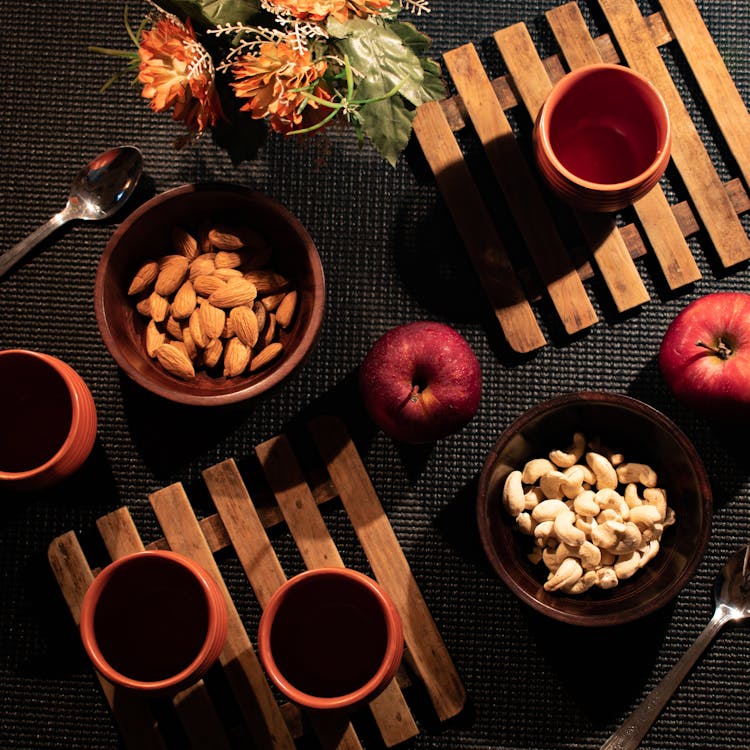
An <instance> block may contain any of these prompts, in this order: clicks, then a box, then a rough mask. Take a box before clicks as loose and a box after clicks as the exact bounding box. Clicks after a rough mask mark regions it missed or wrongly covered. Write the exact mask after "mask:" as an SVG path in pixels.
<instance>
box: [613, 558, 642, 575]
mask: <svg viewBox="0 0 750 750" xmlns="http://www.w3.org/2000/svg"><path fill="white" fill-rule="evenodd" d="M640 561H641V554H640V552H638V550H633V551H632V552H630V553H629V554H627V555H623V556H622V557H619V558H618V559H617V562H616V563H615V564H614V565H613V566H612V567H613V568H614V569H615V574H616V575H617V577H618V578H619V579H620V580H621V581H624V580H625V579H626V578H630V576H632V575H633V573H635V571H636V570H638V563H640Z"/></svg>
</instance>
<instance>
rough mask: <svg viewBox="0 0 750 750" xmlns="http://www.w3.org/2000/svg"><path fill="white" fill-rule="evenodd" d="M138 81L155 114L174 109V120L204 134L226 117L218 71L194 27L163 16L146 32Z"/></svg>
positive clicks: (140, 51) (188, 21)
mask: <svg viewBox="0 0 750 750" xmlns="http://www.w3.org/2000/svg"><path fill="white" fill-rule="evenodd" d="M138 55H139V57H140V59H141V64H140V68H139V73H138V80H139V81H140V82H141V83H142V84H143V96H144V97H145V98H146V99H150V100H151V109H152V110H153V111H154V112H165V111H167V110H169V109H172V108H174V112H173V113H172V119H173V120H178V121H182V122H184V123H185V126H186V127H187V128H188V130H191V131H195V132H198V133H202V132H203V131H204V130H205V129H206V128H208V127H210V126H212V125H215V124H216V122H217V120H218V119H219V118H220V117H222V116H223V114H222V111H221V104H220V102H219V95H218V93H217V91H216V83H215V80H214V68H213V63H212V62H211V59H210V57H209V56H208V53H207V52H206V50H205V49H204V48H203V46H202V45H201V44H200V42H198V40H197V39H196V37H195V33H194V32H193V27H192V26H191V24H190V19H187V20H186V21H185V24H184V25H183V24H182V23H180V22H179V21H178V20H177V19H176V18H174V17H172V16H162V17H161V18H160V19H159V21H158V22H157V23H156V25H155V26H154V27H153V29H151V30H150V31H148V30H147V31H144V32H143V34H142V37H141V44H140V47H139V48H138Z"/></svg>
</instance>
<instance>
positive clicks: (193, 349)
mask: <svg viewBox="0 0 750 750" xmlns="http://www.w3.org/2000/svg"><path fill="white" fill-rule="evenodd" d="M182 343H183V344H184V345H185V351H186V353H187V355H188V357H190V359H191V360H192V359H195V358H196V357H197V356H198V347H197V346H196V345H195V341H193V336H192V334H191V333H190V327H189V326H185V330H183V332H182Z"/></svg>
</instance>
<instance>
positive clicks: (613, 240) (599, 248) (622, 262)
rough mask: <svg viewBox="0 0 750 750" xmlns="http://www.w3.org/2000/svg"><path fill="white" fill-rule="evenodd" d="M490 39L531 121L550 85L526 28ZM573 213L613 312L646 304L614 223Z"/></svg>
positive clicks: (513, 28) (604, 216) (517, 26)
mask: <svg viewBox="0 0 750 750" xmlns="http://www.w3.org/2000/svg"><path fill="white" fill-rule="evenodd" d="M494 38H495V43H496V44H497V47H498V49H499V50H500V54H501V55H502V57H503V60H504V62H505V65H506V67H507V68H508V71H509V73H510V75H511V76H512V77H513V84H514V86H515V88H516V90H517V91H518V93H519V94H520V96H521V99H522V100H523V102H524V104H525V106H526V109H527V110H528V112H529V115H530V117H531V119H532V120H535V119H536V117H537V115H538V113H539V110H540V109H541V106H542V104H543V103H544V100H545V99H546V98H547V95H548V94H549V92H550V90H551V89H552V82H551V81H550V79H549V76H548V75H547V72H546V70H545V69H544V65H543V64H542V61H541V59H540V58H539V55H538V53H537V51H536V48H535V47H534V42H533V41H532V39H531V35H530V34H529V31H528V29H527V28H526V24H523V23H517V24H515V25H513V26H509V27H508V28H506V29H502V30H501V31H497V32H495V34H494ZM573 213H574V216H575V218H576V221H577V222H578V225H579V226H580V228H581V231H582V233H583V236H584V239H585V240H586V243H587V244H588V246H589V249H590V251H591V253H592V257H593V259H594V261H595V262H596V265H597V266H598V268H599V271H600V273H601V275H602V277H603V278H604V281H605V283H606V284H607V288H608V289H609V293H610V294H611V295H612V299H613V301H614V303H615V306H616V307H617V309H618V310H619V311H620V312H622V311H625V310H630V309H632V308H634V307H638V306H639V305H642V304H643V303H644V302H647V301H648V299H649V295H648V292H647V291H646V287H645V286H644V284H643V281H642V280H641V277H640V275H639V274H638V269H637V268H636V267H635V263H633V259H632V258H631V257H630V253H628V250H627V247H626V246H625V242H624V241H623V239H622V236H621V235H620V232H619V231H618V229H617V227H616V225H615V221H614V219H613V218H612V217H611V216H610V215H608V214H602V215H598V216H597V215H594V214H589V213H583V212H581V211H574V212H573Z"/></svg>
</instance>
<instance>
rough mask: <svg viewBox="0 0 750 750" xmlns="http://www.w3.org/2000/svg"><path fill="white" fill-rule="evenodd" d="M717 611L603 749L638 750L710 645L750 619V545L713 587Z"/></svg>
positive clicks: (737, 555)
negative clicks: (730, 626)
mask: <svg viewBox="0 0 750 750" xmlns="http://www.w3.org/2000/svg"><path fill="white" fill-rule="evenodd" d="M714 599H715V600H716V610H715V611H714V615H713V617H712V618H711V620H710V622H709V623H708V625H706V627H705V629H704V630H703V632H702V633H701V634H700V635H699V636H698V637H697V638H696V639H695V642H694V643H693V645H692V646H690V648H689V649H688V650H687V651H686V652H685V653H684V654H683V656H682V658H681V659H680V660H679V661H678V662H677V664H675V665H674V667H672V669H671V670H670V671H669V672H668V673H667V674H666V675H665V676H664V678H663V679H662V681H661V682H660V683H659V684H658V685H657V686H656V687H655V688H654V689H653V690H652V691H651V692H650V693H649V694H648V695H647V696H646V697H645V698H644V700H643V702H642V703H641V704H640V706H638V708H636V709H635V711H633V713H632V714H630V716H628V718H627V719H625V723H624V724H623V725H622V726H621V727H620V728H619V729H618V730H617V731H616V732H615V733H614V734H613V735H612V736H611V737H610V738H609V739H608V740H607V741H606V742H605V743H604V744H603V745H602V747H601V750H637V748H638V746H639V744H640V742H641V740H642V739H643V738H644V737H645V736H646V732H648V730H649V729H650V728H651V725H652V724H653V723H654V721H656V717H657V716H658V715H659V714H660V713H661V711H662V709H663V708H664V706H666V705H667V703H668V701H669V699H670V698H671V697H672V695H673V694H674V692H675V691H676V690H677V688H678V687H679V686H680V684H681V683H682V681H683V679H685V677H686V675H687V674H688V672H689V671H690V670H691V669H692V667H693V665H694V664H695V662H696V661H697V660H698V658H699V657H700V656H701V654H702V653H703V652H704V651H705V650H706V648H707V647H708V645H709V644H710V643H711V642H712V641H713V639H714V638H715V637H716V636H717V635H718V634H719V631H720V630H721V629H722V628H723V627H724V626H725V625H728V624H729V623H739V622H742V621H743V620H747V619H749V618H750V544H748V546H747V547H745V548H743V549H741V550H738V551H737V552H735V553H734V554H733V555H732V556H731V557H730V558H729V560H727V562H726V564H725V565H724V567H723V568H722V569H721V572H720V573H719V575H718V576H717V577H716V583H715V584H714Z"/></svg>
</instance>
